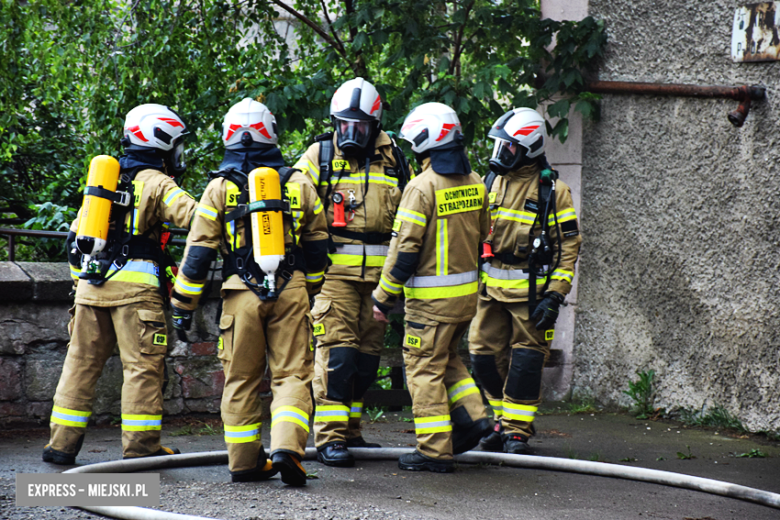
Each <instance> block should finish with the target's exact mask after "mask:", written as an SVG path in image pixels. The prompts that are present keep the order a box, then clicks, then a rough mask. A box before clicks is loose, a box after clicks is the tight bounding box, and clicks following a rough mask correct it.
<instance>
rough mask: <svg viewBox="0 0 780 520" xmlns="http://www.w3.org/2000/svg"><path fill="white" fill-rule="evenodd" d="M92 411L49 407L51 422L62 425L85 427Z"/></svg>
mask: <svg viewBox="0 0 780 520" xmlns="http://www.w3.org/2000/svg"><path fill="white" fill-rule="evenodd" d="M91 415H92V412H82V411H80V410H71V409H69V408H61V407H59V406H54V407H52V409H51V419H50V420H51V422H53V423H55V424H61V425H63V426H75V427H76V428H86V427H87V423H88V422H89V417H90V416H91Z"/></svg>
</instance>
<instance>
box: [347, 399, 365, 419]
mask: <svg viewBox="0 0 780 520" xmlns="http://www.w3.org/2000/svg"><path fill="white" fill-rule="evenodd" d="M362 416H363V403H355V402H353V403H352V408H350V410H349V417H350V418H353V417H357V418H358V419H360V418H361V417H362Z"/></svg>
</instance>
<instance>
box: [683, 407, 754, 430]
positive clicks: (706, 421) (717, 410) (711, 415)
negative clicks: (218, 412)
mask: <svg viewBox="0 0 780 520" xmlns="http://www.w3.org/2000/svg"><path fill="white" fill-rule="evenodd" d="M680 419H681V420H682V422H683V423H684V424H687V425H688V426H708V427H712V428H722V429H726V430H736V431H738V432H740V433H747V432H748V429H747V428H745V425H743V424H742V421H740V420H739V419H738V418H736V417H734V416H733V415H731V413H730V412H729V411H728V410H726V409H725V408H724V407H723V406H721V405H719V404H717V403H716V404H715V406H713V407H712V408H709V409H706V408H705V407H704V405H702V407H701V409H700V410H689V409H685V408H683V409H681V410H680Z"/></svg>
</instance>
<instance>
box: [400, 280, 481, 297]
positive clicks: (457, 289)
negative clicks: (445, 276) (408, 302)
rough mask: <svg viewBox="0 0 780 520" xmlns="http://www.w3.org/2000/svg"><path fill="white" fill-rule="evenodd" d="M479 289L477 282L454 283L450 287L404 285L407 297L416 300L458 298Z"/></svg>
mask: <svg viewBox="0 0 780 520" xmlns="http://www.w3.org/2000/svg"><path fill="white" fill-rule="evenodd" d="M478 289H479V283H478V282H471V283H466V284H463V285H455V286H452V287H404V294H405V295H406V297H407V298H416V299H418V300H436V299H442V298H458V297H460V296H468V295H470V294H475V293H476V292H477V290H478Z"/></svg>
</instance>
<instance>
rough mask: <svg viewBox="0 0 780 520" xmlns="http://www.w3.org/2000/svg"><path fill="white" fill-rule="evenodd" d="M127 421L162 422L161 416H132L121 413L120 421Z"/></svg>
mask: <svg viewBox="0 0 780 520" xmlns="http://www.w3.org/2000/svg"><path fill="white" fill-rule="evenodd" d="M125 419H127V420H128V421H162V415H134V414H130V413H123V414H122V420H125Z"/></svg>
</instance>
